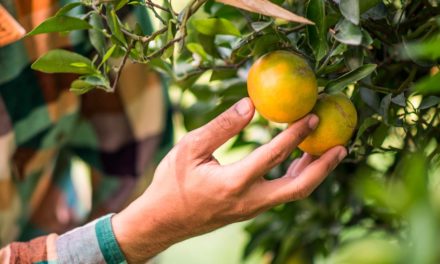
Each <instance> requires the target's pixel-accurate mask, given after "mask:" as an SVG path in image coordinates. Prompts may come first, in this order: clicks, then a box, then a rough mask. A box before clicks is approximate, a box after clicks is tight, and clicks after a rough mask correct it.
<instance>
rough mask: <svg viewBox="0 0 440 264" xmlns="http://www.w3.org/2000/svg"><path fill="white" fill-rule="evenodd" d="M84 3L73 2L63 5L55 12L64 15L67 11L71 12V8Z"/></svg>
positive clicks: (57, 14)
mask: <svg viewBox="0 0 440 264" xmlns="http://www.w3.org/2000/svg"><path fill="white" fill-rule="evenodd" d="M81 5H82V3H81V2H73V3H68V4H67V5H65V6H63V7H62V8H61V9H60V10H58V12H57V13H56V14H55V16H62V15H65V14H67V13H69V12H70V10H72V9H74V8H76V7H79V6H81Z"/></svg>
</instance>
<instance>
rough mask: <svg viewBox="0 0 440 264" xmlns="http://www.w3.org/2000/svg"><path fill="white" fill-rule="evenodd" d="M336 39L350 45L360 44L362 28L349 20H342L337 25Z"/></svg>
mask: <svg viewBox="0 0 440 264" xmlns="http://www.w3.org/2000/svg"><path fill="white" fill-rule="evenodd" d="M335 29H336V32H337V33H336V35H335V39H336V40H337V41H339V42H342V43H345V44H348V45H354V46H357V45H360V44H361V43H362V31H361V29H360V28H359V27H358V26H356V25H354V24H353V23H351V22H350V21H348V20H345V19H344V20H342V21H341V22H339V23H338V24H337V25H336V28H335Z"/></svg>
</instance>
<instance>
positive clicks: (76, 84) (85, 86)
mask: <svg viewBox="0 0 440 264" xmlns="http://www.w3.org/2000/svg"><path fill="white" fill-rule="evenodd" d="M94 88H95V85H93V84H91V83H89V82H86V81H84V80H80V79H78V80H75V81H73V82H72V84H71V85H70V91H71V92H73V93H75V94H76V95H81V94H85V93H87V92H89V91H91V90H93V89H94Z"/></svg>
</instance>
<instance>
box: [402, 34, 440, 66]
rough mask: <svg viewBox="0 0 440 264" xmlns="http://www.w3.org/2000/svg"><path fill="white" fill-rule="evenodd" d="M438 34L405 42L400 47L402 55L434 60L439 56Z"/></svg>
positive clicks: (439, 42) (439, 39)
mask: <svg viewBox="0 0 440 264" xmlns="http://www.w3.org/2000/svg"><path fill="white" fill-rule="evenodd" d="M439 47H440V34H438V35H436V36H435V37H432V38H430V39H428V40H424V41H419V42H413V43H409V44H406V45H405V46H403V47H402V48H401V52H402V53H403V54H404V55H403V56H404V57H409V58H418V59H429V60H436V59H438V58H440V49H439Z"/></svg>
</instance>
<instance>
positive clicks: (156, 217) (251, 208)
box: [112, 98, 346, 262]
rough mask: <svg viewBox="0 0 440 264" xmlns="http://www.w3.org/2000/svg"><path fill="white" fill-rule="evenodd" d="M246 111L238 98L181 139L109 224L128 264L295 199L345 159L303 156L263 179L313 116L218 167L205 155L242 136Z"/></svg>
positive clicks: (246, 103)
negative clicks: (280, 172)
mask: <svg viewBox="0 0 440 264" xmlns="http://www.w3.org/2000/svg"><path fill="white" fill-rule="evenodd" d="M254 111H255V109H254V107H253V105H252V103H251V101H250V100H249V99H248V98H245V99H243V100H241V101H240V102H238V103H237V104H236V105H235V106H233V107H231V108H230V109H229V110H227V111H226V112H224V113H223V114H221V115H220V116H218V117H217V118H215V119H214V120H213V121H211V122H210V123H208V124H207V125H205V126H204V127H201V128H199V129H197V130H194V131H192V132H190V133H189V134H188V135H186V136H185V137H184V138H183V139H182V140H181V141H180V142H179V143H178V144H177V145H176V146H175V147H174V148H173V149H172V150H171V151H170V153H168V155H167V156H166V157H165V158H164V160H162V162H161V163H160V164H159V166H158V168H157V170H156V172H155V175H154V179H153V182H152V183H151V185H150V187H149V188H148V189H147V190H146V191H145V193H144V194H143V195H142V196H141V197H140V198H139V199H137V200H136V201H135V202H133V203H132V204H131V205H130V206H129V207H128V208H127V209H125V210H124V211H123V212H121V213H119V214H117V215H115V216H114V217H113V220H112V221H113V222H112V223H113V227H114V232H115V235H116V238H117V240H118V242H119V243H120V246H121V248H122V250H123V252H124V253H125V255H126V257H127V259H128V260H129V261H130V262H144V261H145V260H147V259H148V258H151V257H153V256H154V255H156V254H157V253H159V252H161V251H162V250H164V249H166V248H167V247H169V246H170V245H172V244H174V243H176V242H179V241H181V240H184V239H187V238H189V237H192V236H196V235H199V234H203V233H206V232H209V231H212V230H214V229H216V228H219V227H222V226H224V225H227V224H230V223H233V222H238V221H242V220H246V219H250V218H252V217H254V216H256V215H258V214H259V213H261V212H263V211H265V210H267V209H269V208H271V207H273V206H275V205H278V204H281V203H286V202H290V201H294V200H298V199H303V198H305V197H307V196H308V195H309V194H310V193H311V192H312V191H313V190H314V189H315V188H316V187H317V186H318V185H319V184H320V183H321V182H322V181H323V180H324V178H325V177H326V176H327V175H328V173H329V172H330V171H332V170H333V169H334V168H335V167H336V165H337V164H338V163H339V162H340V161H341V160H342V159H343V158H344V157H345V156H346V150H345V148H344V147H335V148H333V149H331V150H329V151H328V152H327V153H325V154H324V155H322V156H321V157H320V158H319V159H315V158H313V157H312V156H310V155H308V154H305V155H304V156H303V157H302V158H300V159H298V160H295V161H294V162H293V163H292V165H291V166H290V168H289V169H288V171H287V173H286V175H285V176H284V177H282V178H279V179H276V180H272V181H268V180H265V179H264V178H263V176H264V175H265V174H266V173H267V172H268V171H269V170H270V169H271V168H273V167H274V166H276V165H278V164H279V163H281V162H282V161H283V160H285V159H286V158H287V157H288V156H289V155H290V153H291V152H292V151H293V150H294V149H295V148H296V146H297V145H298V144H299V143H300V142H301V141H302V140H303V139H304V138H305V137H306V136H307V135H308V134H309V133H310V132H311V131H312V130H313V129H314V128H316V126H317V125H318V122H319V120H318V117H317V116H315V115H308V116H306V117H304V118H303V119H301V120H299V121H297V122H296V123H294V124H292V125H291V126H290V127H288V128H287V129H286V130H284V131H283V132H281V133H280V134H279V135H278V136H276V137H275V138H274V139H272V140H271V141H270V142H269V143H267V144H265V145H263V146H261V147H259V148H258V149H256V150H255V151H254V152H252V153H251V154H249V155H248V156H247V157H245V158H244V159H243V160H241V161H238V162H236V163H233V164H229V165H220V164H219V162H218V161H217V160H216V159H215V158H214V157H213V155H212V153H213V152H214V151H215V150H216V149H217V148H218V147H220V146H221V145H222V144H224V143H225V142H226V141H227V140H228V139H230V138H231V137H233V136H234V135H236V134H237V133H238V132H239V131H240V130H242V129H243V128H244V127H245V126H246V125H247V124H248V123H249V122H250V120H251V119H252V116H253V114H254Z"/></svg>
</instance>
